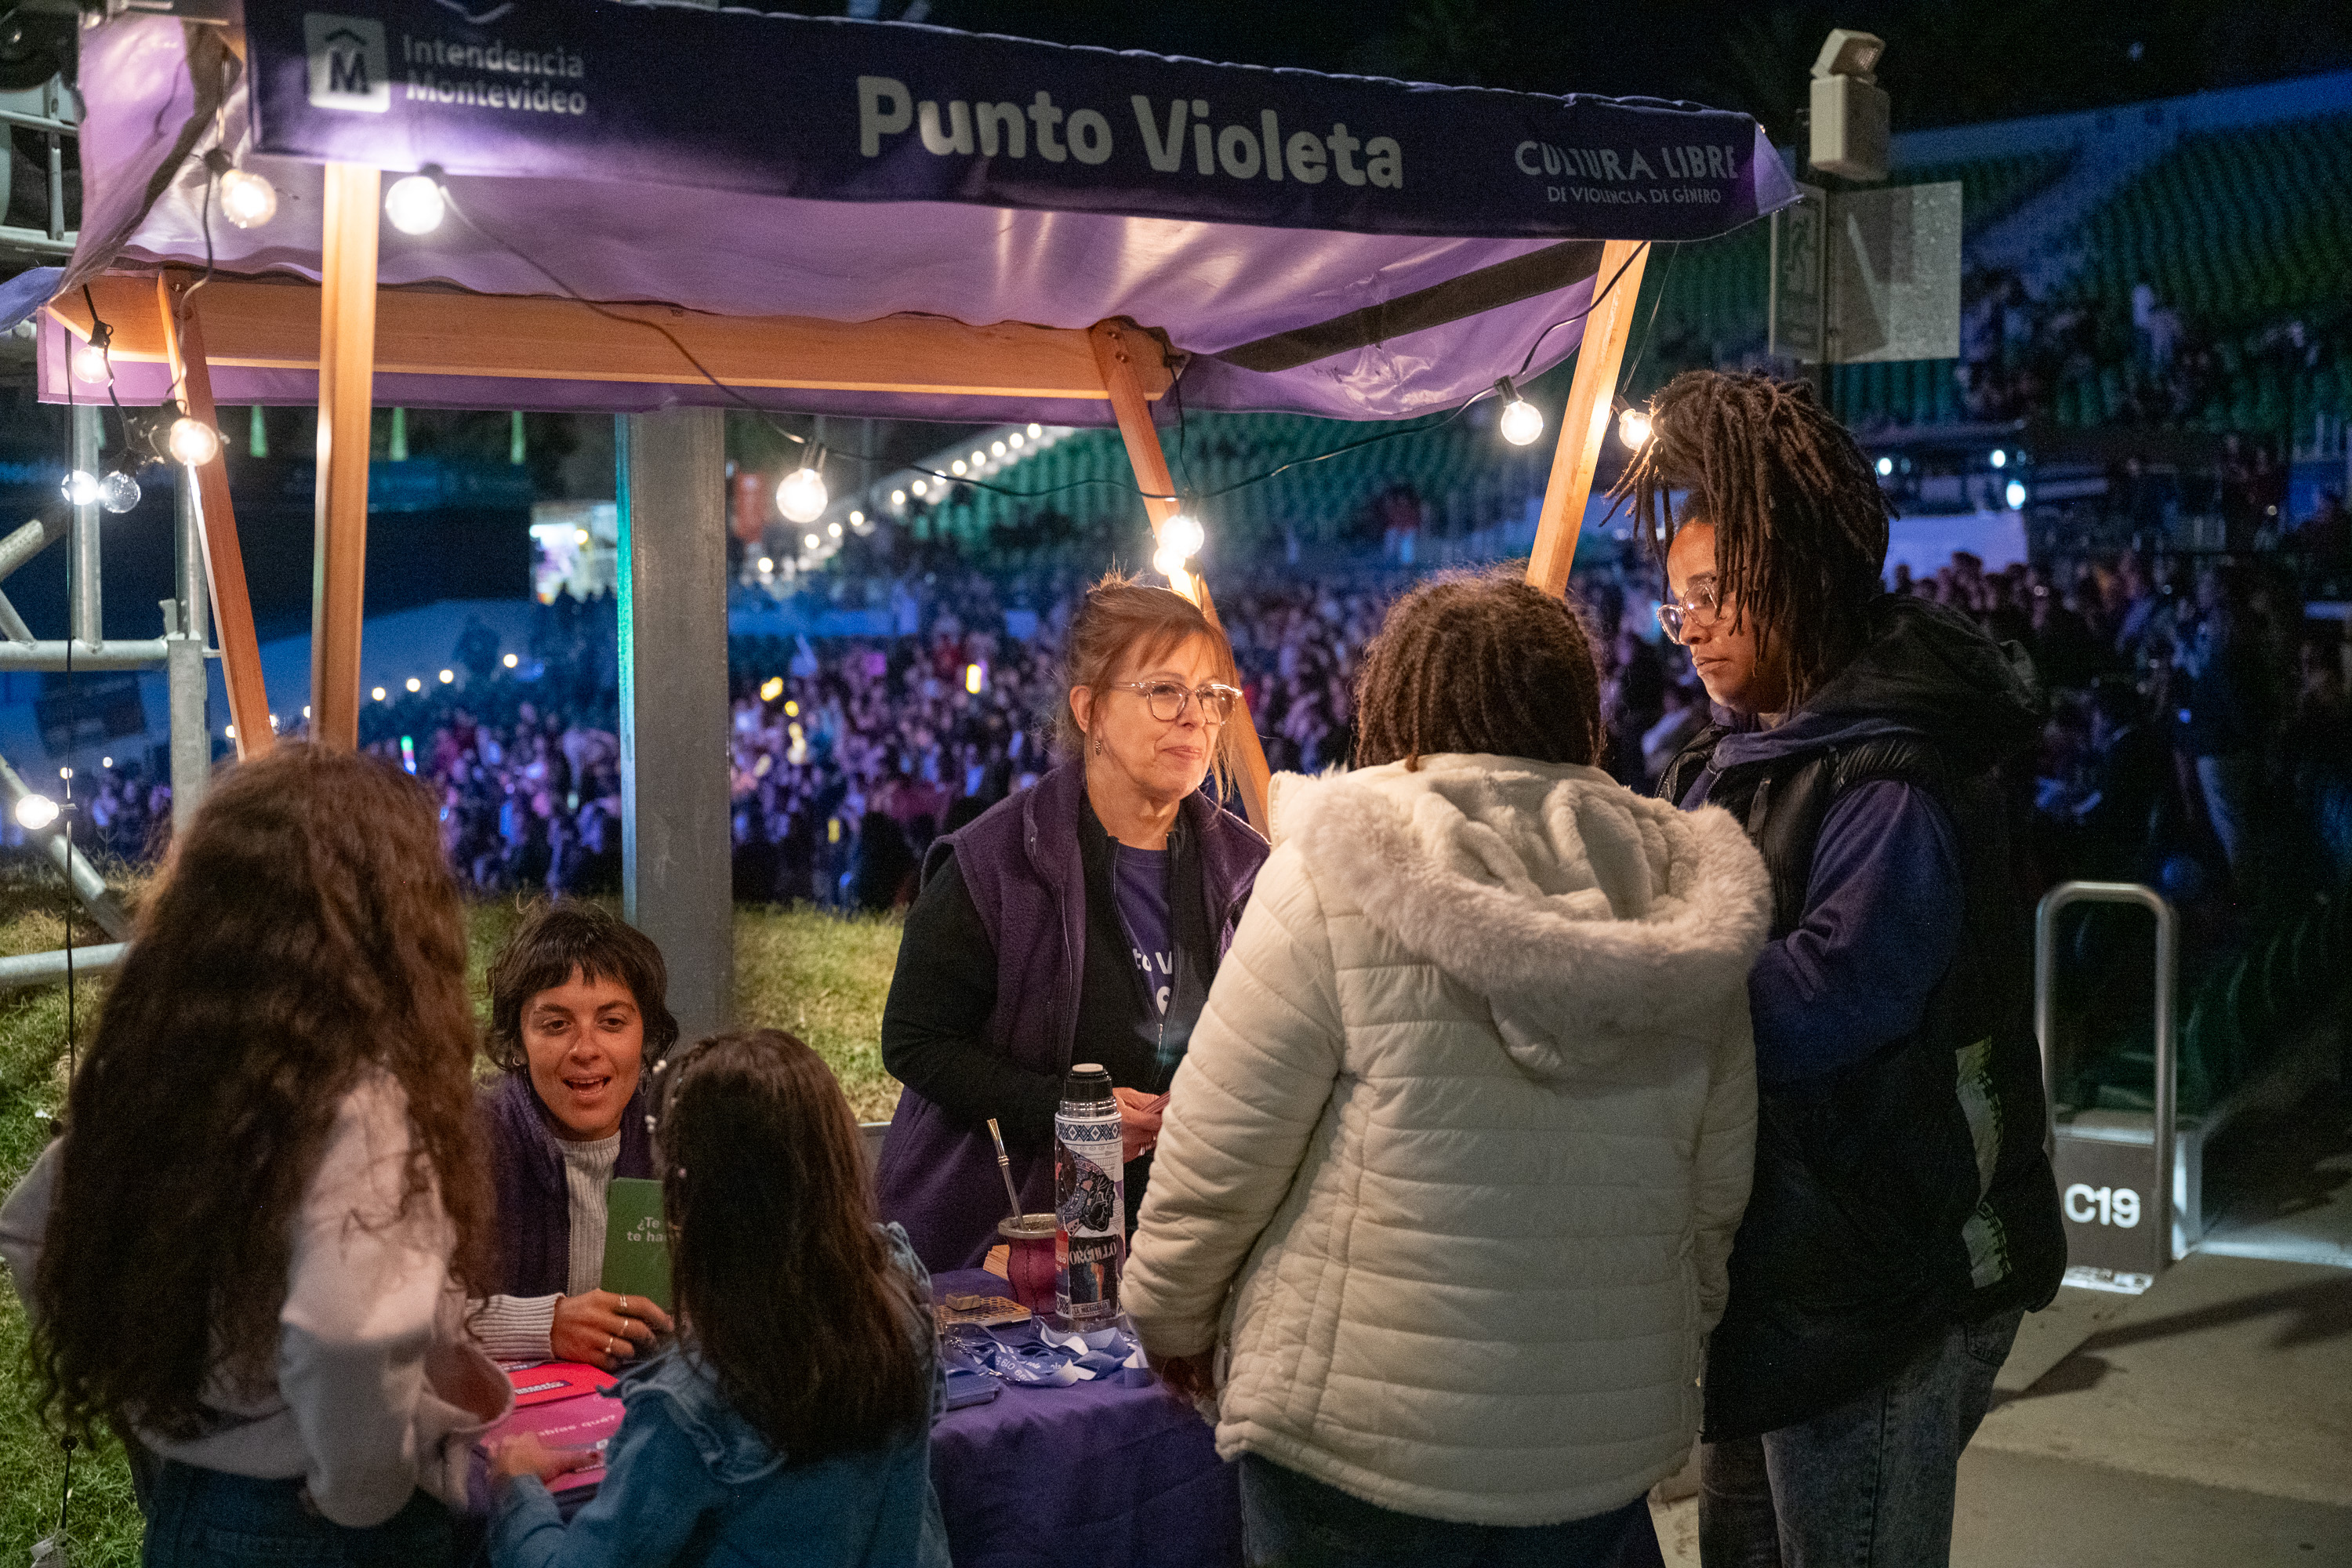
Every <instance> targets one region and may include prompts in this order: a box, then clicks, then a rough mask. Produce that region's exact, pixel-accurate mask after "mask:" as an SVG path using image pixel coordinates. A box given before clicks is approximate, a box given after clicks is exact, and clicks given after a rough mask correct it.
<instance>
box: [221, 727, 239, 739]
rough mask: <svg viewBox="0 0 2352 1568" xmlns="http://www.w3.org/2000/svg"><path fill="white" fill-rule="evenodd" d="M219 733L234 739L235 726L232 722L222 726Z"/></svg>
mask: <svg viewBox="0 0 2352 1568" xmlns="http://www.w3.org/2000/svg"><path fill="white" fill-rule="evenodd" d="M221 733H222V734H224V735H226V736H227V737H228V738H229V739H230V740H232V741H234V740H236V725H234V724H229V725H226V726H224V727H223V729H222V730H221Z"/></svg>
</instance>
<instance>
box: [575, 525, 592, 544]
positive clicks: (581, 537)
mask: <svg viewBox="0 0 2352 1568" xmlns="http://www.w3.org/2000/svg"><path fill="white" fill-rule="evenodd" d="M587 542H588V531H587V530H586V529H584V528H575V529H573V530H572V543H574V544H585V543H587Z"/></svg>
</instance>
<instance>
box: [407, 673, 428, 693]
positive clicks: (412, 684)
mask: <svg viewBox="0 0 2352 1568" xmlns="http://www.w3.org/2000/svg"><path fill="white" fill-rule="evenodd" d="M408 689H409V690H411V691H422V690H424V689H425V682H423V681H421V680H419V679H416V677H415V676H413V675H412V676H410V677H409V678H408Z"/></svg>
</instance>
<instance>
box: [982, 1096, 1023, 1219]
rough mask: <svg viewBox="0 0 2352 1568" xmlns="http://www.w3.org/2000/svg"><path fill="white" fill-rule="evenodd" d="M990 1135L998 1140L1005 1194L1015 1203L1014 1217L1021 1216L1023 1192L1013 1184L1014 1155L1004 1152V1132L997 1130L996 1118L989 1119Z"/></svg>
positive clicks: (998, 1164)
mask: <svg viewBox="0 0 2352 1568" xmlns="http://www.w3.org/2000/svg"><path fill="white" fill-rule="evenodd" d="M988 1135H989V1136H990V1137H991V1138H993V1139H995V1140H996V1173H997V1174H998V1175H1000V1176H1003V1178H1004V1195H1005V1197H1006V1199H1007V1200H1009V1201H1010V1202H1011V1203H1012V1205H1013V1218H1014V1219H1019V1218H1020V1217H1021V1194H1019V1193H1018V1192H1017V1191H1015V1190H1014V1189H1013V1156H1012V1155H1010V1154H1007V1153H1006V1152H1004V1134H1003V1132H1001V1131H998V1130H997V1126H996V1118H995V1117H993V1116H992V1117H990V1118H989V1119H988Z"/></svg>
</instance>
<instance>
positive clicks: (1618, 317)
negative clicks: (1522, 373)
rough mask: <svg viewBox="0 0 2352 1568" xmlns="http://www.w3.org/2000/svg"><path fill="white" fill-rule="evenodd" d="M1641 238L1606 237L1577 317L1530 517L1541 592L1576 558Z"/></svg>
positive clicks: (1638, 277)
mask: <svg viewBox="0 0 2352 1568" xmlns="http://www.w3.org/2000/svg"><path fill="white" fill-rule="evenodd" d="M1648 262H1649V246H1648V244H1647V243H1646V242H1643V241H1639V240H1630V239H1612V240H1610V241H1608V242H1607V243H1605V244H1604V245H1602V246H1601V270H1600V271H1598V272H1596V273H1594V274H1593V276H1592V286H1593V288H1595V289H1601V288H1608V287H1609V283H1610V279H1616V285H1615V287H1613V288H1609V293H1608V295H1607V297H1606V298H1604V299H1602V300H1599V301H1598V302H1597V303H1595V304H1594V305H1593V307H1592V308H1591V310H1590V311H1588V312H1587V313H1586V315H1585V318H1584V346H1583V347H1581V348H1580V349H1579V350H1577V352H1576V379H1575V381H1574V382H1573V383H1571V384H1570V387H1569V392H1568V407H1567V408H1566V409H1565V410H1564V411H1563V412H1562V413H1561V414H1560V416H1559V447H1556V448H1555V449H1554V451H1553V453H1552V460H1551V479H1550V480H1549V482H1548V483H1547V484H1546V485H1545V486H1544V499H1543V511H1542V513H1541V514H1540V516H1539V517H1538V519H1537V521H1536V547H1535V552H1534V553H1533V554H1531V555H1530V556H1528V582H1530V583H1532V584H1535V585H1536V586H1537V587H1538V588H1541V589H1542V590H1543V591H1544V592H1545V593H1547V594H1563V593H1566V592H1567V591H1568V570H1569V568H1570V566H1572V565H1573V564H1575V562H1576V536H1577V534H1578V533H1579V532H1580V531H1582V529H1583V527H1584V503H1585V502H1586V500H1589V499H1591V495H1592V473H1593V470H1594V468H1597V467H1598V466H1599V465H1600V462H1601V442H1602V441H1603V440H1605V439H1607V437H1608V435H1609V416H1610V412H1611V409H1612V406H1613V405H1614V404H1615V403H1616V400H1617V370H1618V366H1619V365H1621V364H1622V363H1624V359H1625V340H1626V339H1627V338H1628V337H1629V336H1631V335H1632V333H1633V305H1634V301H1635V300H1638V299H1639V298H1640V297H1641V293H1642V269H1643V267H1645V266H1646V265H1647V264H1648Z"/></svg>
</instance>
